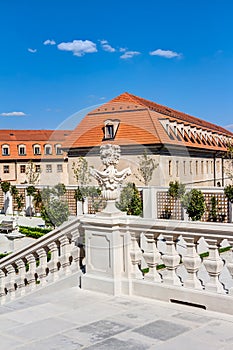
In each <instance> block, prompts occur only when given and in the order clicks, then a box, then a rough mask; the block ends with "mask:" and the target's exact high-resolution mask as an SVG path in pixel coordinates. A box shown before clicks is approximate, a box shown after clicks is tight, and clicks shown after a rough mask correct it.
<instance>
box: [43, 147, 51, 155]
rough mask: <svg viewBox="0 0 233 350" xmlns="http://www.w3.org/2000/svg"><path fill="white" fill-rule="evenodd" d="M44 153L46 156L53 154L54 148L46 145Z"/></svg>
mask: <svg viewBox="0 0 233 350" xmlns="http://www.w3.org/2000/svg"><path fill="white" fill-rule="evenodd" d="M44 153H45V155H50V154H52V147H51V145H45V148H44Z"/></svg>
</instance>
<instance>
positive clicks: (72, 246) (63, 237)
mask: <svg viewBox="0 0 233 350" xmlns="http://www.w3.org/2000/svg"><path fill="white" fill-rule="evenodd" d="M82 232H83V231H82V228H81V224H80V221H79V219H77V218H76V219H74V220H72V221H69V222H66V223H64V224H63V225H62V226H60V227H59V228H57V229H55V230H53V231H51V232H49V233H48V234H46V235H44V236H43V237H41V238H39V239H38V240H36V241H35V242H33V243H32V244H30V245H28V246H26V247H24V248H23V249H22V250H20V251H16V252H13V253H11V254H10V255H8V256H7V257H5V258H3V259H1V261H0V303H1V304H3V303H4V302H7V301H10V300H13V299H14V298H15V297H19V296H23V295H25V294H26V293H28V292H31V291H33V290H35V289H36V288H40V287H43V286H45V285H48V284H50V283H52V282H55V281H57V280H58V279H61V278H63V277H66V276H68V275H71V274H72V273H75V272H78V271H79V270H80V266H82V258H83V252H82V251H81V250H82V249H81V250H80V248H79V247H78V239H81V238H82V236H83V233H82ZM79 237H80V238H79ZM77 284H78V281H77Z"/></svg>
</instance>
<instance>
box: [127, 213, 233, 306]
mask: <svg viewBox="0 0 233 350" xmlns="http://www.w3.org/2000/svg"><path fill="white" fill-rule="evenodd" d="M141 226H143V228H142V227H141V228H140V224H139V221H138V222H137V220H134V222H132V224H128V226H127V229H128V232H129V234H130V237H131V250H130V257H131V265H132V271H133V274H132V278H133V279H134V280H132V284H133V288H131V290H133V293H134V294H136V295H141V296H147V297H152V298H155V295H156V298H157V299H161V300H164V299H166V300H173V299H176V300H178V301H179V302H186V303H194V304H195V303H196V304H197V305H202V306H203V307H208V299H209V300H211V298H212V299H213V300H214V298H213V296H214V295H215V296H218V297H220V295H221V296H224V299H222V301H223V304H224V303H225V306H226V305H227V304H226V299H225V298H228V300H229V303H230V304H232V301H233V300H232V299H231V296H232V292H233V267H232V266H233V225H232V224H216V223H215V224H210V223H200V222H187V223H185V222H177V221H173V220H169V222H168V221H165V220H158V221H156V222H154V223H153V222H152V221H151V222H150V221H149V220H147V221H146V220H142V221H141ZM142 236H143V239H142ZM136 242H137V244H136ZM142 242H143V244H142ZM139 249H140V252H139ZM135 256H136V257H137V258H136V259H135ZM142 261H143V263H142ZM136 263H137V266H138V269H137V270H136V267H135V264H136ZM142 266H143V268H142ZM138 271H140V273H141V278H140V276H139V274H138ZM136 278H137V280H136ZM143 284H144V285H143ZM161 287H162V288H161ZM166 288H167V290H166ZM164 295H166V296H167V297H165V298H164ZM219 300H221V299H219ZM219 300H218V299H215V302H216V303H219V304H218V307H219V308H220V309H221V306H220V305H221V302H220V301H219ZM225 306H224V307H223V308H224V309H225ZM216 308H217V305H215V307H214V309H216ZM219 311H221V310H219ZM232 311H233V308H232V306H231V312H232Z"/></svg>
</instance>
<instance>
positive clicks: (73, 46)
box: [57, 40, 97, 57]
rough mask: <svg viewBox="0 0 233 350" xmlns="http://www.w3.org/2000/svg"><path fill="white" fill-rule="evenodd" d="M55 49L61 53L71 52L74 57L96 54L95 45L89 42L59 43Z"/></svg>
mask: <svg viewBox="0 0 233 350" xmlns="http://www.w3.org/2000/svg"><path fill="white" fill-rule="evenodd" d="M57 48H58V49H59V50H62V51H71V52H73V55H74V56H78V57H81V56H84V55H85V54H86V53H93V52H97V49H96V44H95V43H93V42H92V41H90V40H73V41H72V42H66V43H60V44H59V45H57Z"/></svg>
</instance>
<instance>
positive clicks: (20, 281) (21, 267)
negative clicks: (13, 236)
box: [15, 259, 26, 296]
mask: <svg viewBox="0 0 233 350" xmlns="http://www.w3.org/2000/svg"><path fill="white" fill-rule="evenodd" d="M15 263H16V265H17V268H18V273H17V277H16V279H15V282H16V284H17V290H16V294H17V296H22V295H24V294H25V283H24V280H25V276H26V269H25V263H24V261H23V260H22V259H19V260H16V262H15Z"/></svg>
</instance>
